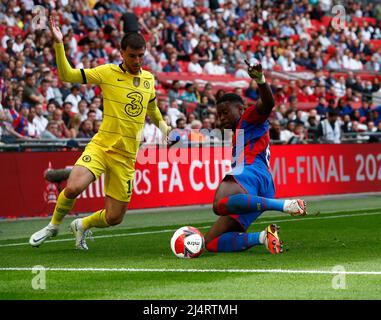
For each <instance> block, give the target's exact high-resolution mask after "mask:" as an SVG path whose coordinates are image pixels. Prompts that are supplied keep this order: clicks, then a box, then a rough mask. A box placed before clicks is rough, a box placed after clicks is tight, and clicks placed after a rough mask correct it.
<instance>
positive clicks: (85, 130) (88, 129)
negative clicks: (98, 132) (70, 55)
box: [77, 119, 94, 139]
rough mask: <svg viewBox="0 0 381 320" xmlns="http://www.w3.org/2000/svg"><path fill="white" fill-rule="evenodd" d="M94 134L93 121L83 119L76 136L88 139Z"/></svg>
mask: <svg viewBox="0 0 381 320" xmlns="http://www.w3.org/2000/svg"><path fill="white" fill-rule="evenodd" d="M93 136H94V132H93V122H92V121H91V120H89V119H87V120H85V121H83V122H82V123H81V125H80V127H79V132H78V135H77V138H87V139H90V138H92V137H93Z"/></svg>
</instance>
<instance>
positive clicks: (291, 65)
mask: <svg viewBox="0 0 381 320" xmlns="http://www.w3.org/2000/svg"><path fill="white" fill-rule="evenodd" d="M334 4H335V3H334V2H333V1H331V0H320V1H319V0H293V1H275V0H264V1H259V0H210V1H207V0H206V1H204V0H202V1H198V0H163V1H150V0H132V1H122V0H119V1H109V0H99V1H96V0H89V1H79V0H60V1H49V0H38V1H32V0H18V1H2V2H1V3H0V74H1V77H0V137H1V143H9V142H14V141H17V140H34V139H61V138H91V137H92V136H93V135H94V134H96V133H97V131H98V129H99V127H100V125H101V123H102V111H103V106H102V96H101V90H100V88H99V87H97V86H93V85H90V84H74V85H73V84H69V83H65V82H61V81H60V80H59V78H58V76H57V70H56V64H55V56H54V49H53V41H52V37H51V34H50V31H49V30H48V29H47V28H46V27H45V28H44V27H43V28H41V26H40V24H42V26H44V25H45V23H46V20H44V18H43V17H42V18H40V20H38V21H37V20H36V18H35V16H36V12H37V13H38V14H40V13H41V12H43V11H41V8H44V9H45V15H46V16H48V15H49V14H52V15H54V16H55V17H56V18H57V20H58V21H59V24H60V26H61V30H62V32H63V34H64V44H65V50H66V55H67V58H68V60H69V62H70V63H71V65H72V66H73V67H75V68H92V67H96V66H98V65H100V64H104V63H115V64H119V63H120V61H121V57H120V53H119V49H120V44H119V42H120V39H121V37H122V36H123V34H124V33H126V32H136V31H139V32H141V33H142V34H143V35H144V36H145V38H146V40H147V51H146V55H145V63H144V68H146V69H148V70H150V71H151V72H152V73H154V74H155V75H158V74H161V73H167V72H175V73H178V80H175V81H173V82H172V83H171V84H170V85H168V84H164V83H161V82H159V81H158V82H157V93H158V95H159V94H160V95H161V96H164V97H165V99H158V101H159V107H160V109H161V111H162V113H163V116H164V119H165V120H166V121H167V123H168V125H170V126H171V127H172V128H173V131H172V133H171V137H170V138H171V139H172V140H173V141H178V140H181V141H196V142H200V141H201V142H202V141H209V140H211V139H213V138H214V139H217V138H216V137H213V134H208V133H210V132H211V131H213V129H215V128H216V126H217V123H216V121H218V119H217V112H216V101H217V99H218V98H219V97H220V96H222V95H223V94H224V93H225V92H232V91H234V92H236V93H237V94H240V95H241V96H242V97H244V99H245V101H246V103H247V106H250V105H252V104H255V102H256V101H257V99H258V91H257V87H256V83H255V82H254V81H250V79H247V78H248V75H247V73H246V71H245V64H244V63H243V61H244V60H245V59H246V60H248V61H250V62H252V63H254V62H261V64H262V66H263V68H264V69H265V70H266V75H267V72H269V76H268V77H267V79H268V82H269V83H271V86H272V90H273V93H274V96H275V100H276V107H275V108H274V112H273V113H272V114H271V116H270V123H271V129H270V137H271V139H272V140H273V141H274V142H276V143H285V144H286V143H308V142H318V141H322V142H330V143H340V142H341V141H342V137H343V136H344V135H343V134H344V133H345V134H346V136H347V137H348V136H349V137H353V138H356V137H357V138H362V139H364V140H366V141H381V135H380V136H379V135H372V134H368V135H359V133H361V132H367V133H374V132H379V133H381V99H380V97H381V87H380V79H381V73H380V71H381V70H380V69H381V3H380V2H379V1H362V2H359V1H352V0H349V1H346V2H345V9H346V22H345V26H344V27H340V26H339V27H338V26H337V25H335V24H334V23H332V12H331V9H332V6H333V5H334ZM36 5H39V6H40V7H39V8H40V11H33V10H36V9H34V8H35V6H36ZM270 71H278V72H280V73H284V74H288V73H289V72H310V73H311V72H313V73H314V77H313V79H310V80H305V79H304V80H303V79H302V78H299V79H296V80H293V79H292V78H290V79H288V80H284V79H283V80H282V79H279V78H278V77H277V76H276V74H274V73H273V74H270ZM184 74H188V75H189V74H191V75H193V76H194V79H197V77H199V76H203V75H210V76H220V77H222V79H223V77H236V78H238V79H245V78H246V79H247V83H248V85H247V86H246V87H232V88H226V89H221V88H216V86H214V84H213V83H212V82H208V83H206V84H204V85H199V84H198V83H197V82H196V81H185V82H184V81H182V76H183V75H184ZM364 74H365V75H366V76H364ZM302 103H309V104H310V105H313V107H312V108H311V107H309V108H308V109H306V108H300V106H301V104H302ZM190 106H192V107H191V108H190ZM143 136H144V137H143V139H144V142H147V143H159V142H160V141H161V133H160V132H159V130H158V129H157V128H156V127H155V126H154V125H153V124H152V123H151V122H150V119H149V118H147V120H146V124H145V127H144V133H143Z"/></svg>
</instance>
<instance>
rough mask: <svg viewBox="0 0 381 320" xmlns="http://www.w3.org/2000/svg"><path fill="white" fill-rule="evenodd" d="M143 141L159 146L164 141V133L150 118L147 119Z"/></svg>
mask: <svg viewBox="0 0 381 320" xmlns="http://www.w3.org/2000/svg"><path fill="white" fill-rule="evenodd" d="M143 141H144V142H145V143H150V144H159V143H161V142H162V141H163V134H162V132H161V131H160V130H159V128H158V127H156V126H155V125H154V124H153V123H152V121H151V118H150V117H146V122H145V124H144V128H143Z"/></svg>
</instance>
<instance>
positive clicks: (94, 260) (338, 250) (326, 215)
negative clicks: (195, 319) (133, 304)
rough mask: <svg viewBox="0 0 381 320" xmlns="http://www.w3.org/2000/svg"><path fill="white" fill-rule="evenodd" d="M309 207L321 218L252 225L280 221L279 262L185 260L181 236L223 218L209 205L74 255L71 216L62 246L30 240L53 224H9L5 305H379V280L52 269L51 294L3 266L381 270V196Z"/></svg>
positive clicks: (106, 233)
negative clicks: (338, 282)
mask: <svg viewBox="0 0 381 320" xmlns="http://www.w3.org/2000/svg"><path fill="white" fill-rule="evenodd" d="M309 207H310V212H311V213H312V215H311V216H309V217H307V218H291V217H289V216H287V215H279V213H278V214H276V213H273V212H270V213H266V214H264V215H262V216H261V217H260V218H259V219H258V220H257V221H256V222H255V223H254V224H253V225H252V226H251V228H250V230H253V231H257V230H262V229H263V228H264V227H265V226H266V225H267V224H268V223H270V222H273V221H277V224H278V225H280V226H281V238H282V240H283V241H284V242H285V247H286V252H285V253H284V254H282V255H276V256H273V255H271V254H269V253H268V252H267V250H266V249H265V248H264V247H263V246H260V247H254V248H251V249H249V250H247V251H245V252H240V253H224V254H213V253H209V252H205V253H204V254H203V255H202V256H201V257H200V258H198V259H192V260H186V259H178V258H176V257H175V256H174V255H173V254H172V252H171V250H170V246H169V241H170V238H171V236H172V233H173V232H174V230H175V229H176V228H178V227H180V226H183V225H187V224H188V225H189V224H192V225H193V226H196V227H199V228H200V230H201V231H203V232H204V231H206V230H207V228H208V226H210V225H211V223H212V222H213V221H214V220H215V216H213V214H212V213H211V210H210V209H205V210H192V211H188V210H185V211H173V212H160V213H144V214H133V215H129V216H127V217H126V219H125V221H124V223H123V224H122V225H120V226H118V227H115V228H109V229H98V230H96V232H95V236H96V237H99V236H102V237H103V238H102V237H100V238H96V239H95V241H94V242H92V241H89V242H88V244H89V247H90V250H89V251H87V252H83V251H77V250H75V249H74V240H73V239H72V237H71V236H70V235H69V234H68V232H67V230H66V227H67V225H68V224H69V223H70V221H71V220H72V218H68V219H66V220H65V222H64V224H63V226H62V232H61V233H60V236H59V237H57V238H56V239H57V240H60V241H57V242H53V241H50V242H46V243H45V244H44V245H43V246H41V247H40V248H31V247H29V246H28V245H26V244H25V242H27V240H28V238H29V236H30V234H31V233H33V232H34V231H36V230H38V229H39V228H41V227H42V226H44V225H46V223H47V220H44V219H37V220H29V221H28V220H25V221H13V222H0V299H1V300H5V299H255V300H256V299H380V298H381V275H380V274H375V275H345V289H333V288H332V281H334V280H335V276H336V274H316V273H314V274H302V273H292V274H289V273H279V272H274V273H266V272H259V273H250V272H245V273H238V272H202V273H201V272H192V273H190V272H165V270H164V272H158V271H152V270H151V271H150V270H147V271H144V272H139V271H138V270H135V271H128V270H124V271H110V270H104V271H89V270H83V271H79V270H76V271H52V270H48V271H47V272H46V289H45V290H34V289H33V288H32V284H31V282H32V279H33V277H35V276H36V274H34V273H32V272H31V270H29V269H28V270H24V271H16V270H12V271H10V270H4V268H16V267H17V268H22V267H24V268H32V267H33V266H36V265H40V266H44V267H50V268H106V269H109V268H114V269H115V268H134V269H167V270H168V269H176V270H177V269H198V270H211V269H219V270H220V269H248V270H253V269H266V270H268V269H283V270H318V271H331V270H332V268H334V267H335V266H342V267H344V268H345V270H346V271H381V246H380V244H381V237H380V236H379V226H380V225H381V200H380V199H379V197H363V198H358V199H344V200H328V201H313V202H310V204H309ZM166 230H168V231H166ZM66 239H67V240H68V241H66ZM61 240H63V241H61ZM15 244H20V245H15ZM5 245H8V246H5ZM1 268H3V269H1ZM162 271H163V270H162ZM336 278H337V277H336Z"/></svg>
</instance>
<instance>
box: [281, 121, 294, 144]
mask: <svg viewBox="0 0 381 320" xmlns="http://www.w3.org/2000/svg"><path fill="white" fill-rule="evenodd" d="M295 126H296V125H295V122H294V121H289V122H288V123H287V125H286V128H284V129H282V130H281V131H280V141H281V142H283V143H286V144H287V143H289V142H290V140H291V138H292V137H293V136H294V130H295Z"/></svg>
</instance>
